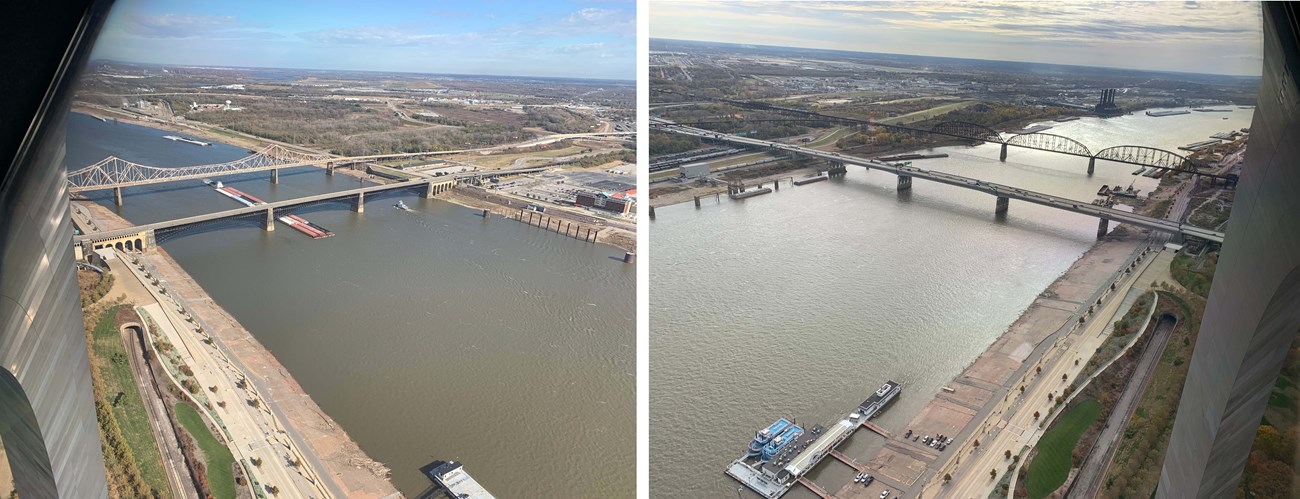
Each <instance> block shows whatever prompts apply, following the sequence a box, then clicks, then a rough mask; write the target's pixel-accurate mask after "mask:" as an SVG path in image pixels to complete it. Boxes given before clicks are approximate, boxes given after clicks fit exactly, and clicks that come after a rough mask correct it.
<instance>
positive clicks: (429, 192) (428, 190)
mask: <svg viewBox="0 0 1300 499" xmlns="http://www.w3.org/2000/svg"><path fill="white" fill-rule="evenodd" d="M437 193H438V188H437V187H436V186H434V185H433V181H432V180H430V181H429V183H428V185H425V186H424V199H433V195H434V194H437Z"/></svg>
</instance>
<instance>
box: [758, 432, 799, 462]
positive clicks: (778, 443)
mask: <svg viewBox="0 0 1300 499" xmlns="http://www.w3.org/2000/svg"><path fill="white" fill-rule="evenodd" d="M802 434H803V428H800V427H798V426H795V425H790V427H789V428H786V429H785V431H783V432H781V434H780V435H777V436H776V437H775V438H773V439H772V441H771V442H768V443H767V445H764V446H763V460H764V461H771V460H772V456H775V455H776V453H777V452H781V449H783V448H785V446H786V445H787V444H789V443H790V442H793V441H794V439H796V438H799V435H802Z"/></svg>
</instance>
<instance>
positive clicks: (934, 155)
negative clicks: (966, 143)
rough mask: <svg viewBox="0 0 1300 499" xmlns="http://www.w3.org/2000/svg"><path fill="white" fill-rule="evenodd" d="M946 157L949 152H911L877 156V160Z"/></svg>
mask: <svg viewBox="0 0 1300 499" xmlns="http://www.w3.org/2000/svg"><path fill="white" fill-rule="evenodd" d="M946 157H948V153H946V152H940V153H934V154H916V153H911V154H899V155H897V156H884V157H880V158H876V161H886V162H888V161H905V160H909V159H935V158H946Z"/></svg>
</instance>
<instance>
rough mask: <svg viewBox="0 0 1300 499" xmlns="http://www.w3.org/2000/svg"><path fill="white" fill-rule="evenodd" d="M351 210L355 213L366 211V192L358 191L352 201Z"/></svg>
mask: <svg viewBox="0 0 1300 499" xmlns="http://www.w3.org/2000/svg"><path fill="white" fill-rule="evenodd" d="M352 211H355V212H357V213H365V212H366V193H364V192H358V193H357V199H356V201H353V202H352Z"/></svg>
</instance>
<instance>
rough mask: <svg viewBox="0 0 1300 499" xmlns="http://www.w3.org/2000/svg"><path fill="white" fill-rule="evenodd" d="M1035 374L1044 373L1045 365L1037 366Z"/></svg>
mask: <svg viewBox="0 0 1300 499" xmlns="http://www.w3.org/2000/svg"><path fill="white" fill-rule="evenodd" d="M1034 374H1043V366H1038V367H1035V368H1034Z"/></svg>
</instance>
